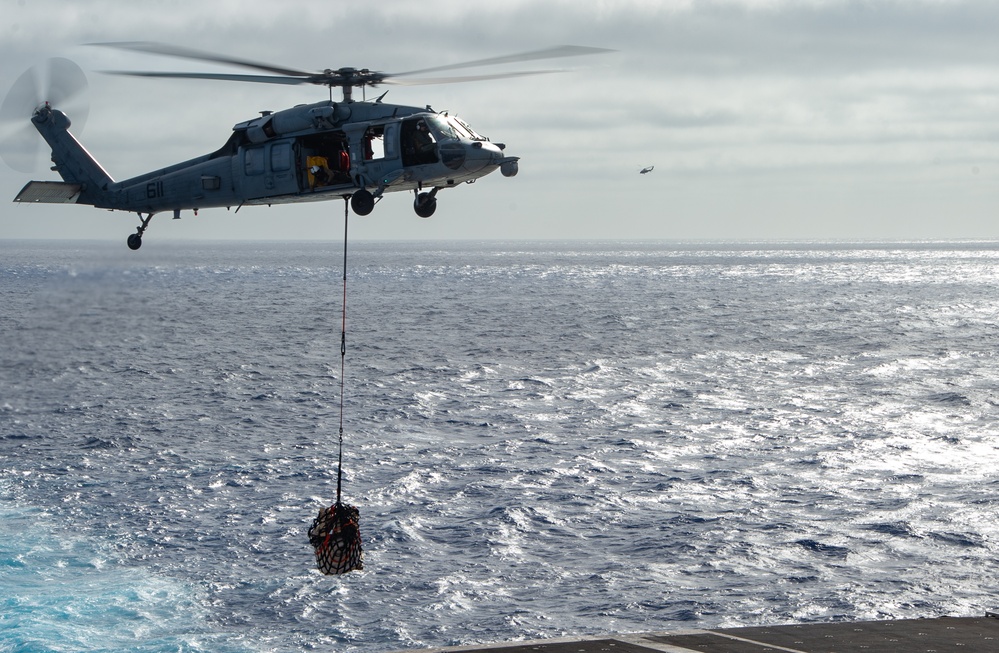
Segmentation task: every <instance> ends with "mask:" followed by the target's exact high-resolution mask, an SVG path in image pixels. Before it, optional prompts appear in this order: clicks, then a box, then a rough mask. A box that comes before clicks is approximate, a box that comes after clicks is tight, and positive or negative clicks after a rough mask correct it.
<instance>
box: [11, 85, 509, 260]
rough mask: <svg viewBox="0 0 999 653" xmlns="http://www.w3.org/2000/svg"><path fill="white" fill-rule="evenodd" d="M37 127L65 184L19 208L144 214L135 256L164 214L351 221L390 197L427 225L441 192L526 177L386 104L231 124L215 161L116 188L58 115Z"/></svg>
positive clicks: (436, 122) (449, 132) (422, 115)
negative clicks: (316, 207)
mask: <svg viewBox="0 0 999 653" xmlns="http://www.w3.org/2000/svg"><path fill="white" fill-rule="evenodd" d="M32 122H33V123H34V124H35V127H36V128H37V129H38V131H39V132H40V133H41V134H42V136H43V137H44V138H45V140H46V141H47V142H48V144H49V145H50V146H51V148H52V161H53V163H54V164H55V166H54V168H53V169H54V170H56V171H57V172H58V173H59V174H60V176H62V178H63V182H62V183H61V184H60V183H59V182H30V183H29V184H28V185H27V186H25V188H24V189H23V190H22V191H21V193H20V194H19V195H18V197H17V198H15V201H23V202H50V201H58V202H75V203H80V204H89V205H92V206H95V207H97V208H103V209H110V210H120V211H130V212H134V213H138V214H140V218H141V217H142V214H143V213H145V214H147V217H146V218H144V219H143V225H142V226H141V227H140V228H139V233H138V238H137V239H135V241H134V242H133V239H130V240H129V245H130V246H133V244H134V245H135V247H133V249H137V248H138V247H137V246H138V245H139V244H141V236H142V232H143V231H144V229H145V226H146V225H147V224H148V221H149V219H150V218H151V217H152V215H154V214H157V213H163V212H173V214H174V217H180V212H181V211H184V210H195V211H197V210H198V209H203V208H212V207H234V206H235V207H237V209H238V207H241V206H245V205H272V204H282V203H293V202H311V201H321V200H329V199H335V198H341V197H350V200H351V206H352V208H353V209H354V211H355V212H356V213H358V214H361V215H365V214H367V213H370V212H371V210H372V208H373V206H374V203H375V201H377V199H379V198H380V197H381V196H382V195H383V194H385V193H389V192H396V191H414V193H415V194H416V199H415V201H414V209H415V210H416V212H417V214H418V215H420V216H421V217H429V216H430V215H431V214H432V213H433V211H434V209H435V208H436V198H435V196H436V194H437V192H438V191H439V190H441V189H445V188H451V187H454V186H457V185H460V184H462V183H472V182H474V181H475V180H476V179H478V178H480V177H482V176H484V175H487V174H489V173H491V172H493V171H495V170H501V172H502V174H503V175H504V176H507V177H511V176H514V175H516V174H517V168H518V163H517V161H518V158H517V157H509V156H506V155H505V154H504V152H503V150H504V147H505V146H504V145H502V144H498V143H492V142H491V141H489V140H488V139H486V138H483V137H482V136H479V135H478V134H476V133H475V131H474V130H472V129H471V128H470V127H469V126H468V125H467V124H466V123H464V122H463V121H461V120H460V119H459V118H457V117H456V116H450V115H447V114H444V113H436V112H434V111H432V110H431V109H430V108H429V107H427V108H425V109H420V108H417V107H408V106H401V105H391V104H383V103H381V102H353V101H351V102H332V101H328V102H319V103H316V104H307V105H300V106H296V107H293V108H291V109H285V110H283V111H278V112H275V113H270V112H264V113H263V114H262V115H261V116H260V117H258V118H255V119H253V120H248V121H246V122H242V123H239V124H237V125H235V126H234V127H233V133H232V135H231V136H230V138H229V140H228V141H227V142H226V143H225V145H223V146H222V147H221V148H219V149H218V150H216V151H214V152H212V153H210V154H206V155H204V156H200V157H197V158H195V159H191V160H189V161H184V162H182V163H177V164H175V165H172V166H169V167H166V168H162V169H160V170H154V171H152V172H148V173H146V174H143V175H140V176H137V177H133V178H131V179H126V180H123V181H114V180H113V179H111V177H110V176H109V175H108V174H107V173H106V172H104V170H103V169H102V168H101V167H100V166H99V164H97V162H96V161H95V160H93V158H92V157H90V155H89V154H88V153H87V152H86V150H85V149H83V147H82V146H81V145H80V144H79V143H78V142H77V141H76V139H75V138H74V137H73V136H72V134H70V133H69V131H68V129H69V126H70V122H69V119H68V118H67V117H66V115H65V114H63V113H62V112H61V111H58V110H57V109H53V108H51V107H48V106H47V105H46V106H43V107H41V108H39V109H38V110H37V111H36V112H35V114H34V116H33V117H32ZM33 185H36V186H33ZM42 188H45V189H47V192H41V189H42ZM53 189H55V191H57V192H54V193H53V192H52V191H53ZM425 190H426V191H428V192H423V191H425Z"/></svg>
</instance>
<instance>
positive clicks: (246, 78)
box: [103, 70, 323, 85]
mask: <svg viewBox="0 0 999 653" xmlns="http://www.w3.org/2000/svg"><path fill="white" fill-rule="evenodd" d="M103 72H105V73H107V74H108V75H127V76H129V77H167V78H172V79H214V80H221V81H224V82H256V83H258V84H285V85H295V84H309V83H314V84H322V83H323V82H322V81H318V82H314V81H313V80H312V79H310V78H309V77H287V76H277V75H240V74H227V73H170V72H143V71H139V70H105V71H103Z"/></svg>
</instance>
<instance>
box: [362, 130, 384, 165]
mask: <svg viewBox="0 0 999 653" xmlns="http://www.w3.org/2000/svg"><path fill="white" fill-rule="evenodd" d="M384 136H385V128H384V127H383V126H382V125H373V126H371V127H368V129H367V131H365V132H364V158H365V159H368V160H371V159H384V158H385V139H384Z"/></svg>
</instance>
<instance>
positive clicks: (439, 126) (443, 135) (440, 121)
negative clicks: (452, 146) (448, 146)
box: [426, 116, 458, 140]
mask: <svg viewBox="0 0 999 653" xmlns="http://www.w3.org/2000/svg"><path fill="white" fill-rule="evenodd" d="M426 121H427V122H428V123H429V124H430V128H431V129H432V130H433V131H434V133H435V134H437V138H438V140H458V133H457V132H456V131H455V130H454V127H452V126H451V125H450V124H449V123H448V121H447V120H445V119H444V118H441V117H440V116H428V117H427V118H426Z"/></svg>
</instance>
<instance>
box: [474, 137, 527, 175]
mask: <svg viewBox="0 0 999 653" xmlns="http://www.w3.org/2000/svg"><path fill="white" fill-rule="evenodd" d="M503 147H504V146H503V145H499V144H497V143H491V142H489V141H474V142H472V143H469V144H467V145H466V147H465V161H464V163H463V164H462V168H463V169H464V170H465V171H466V172H471V173H475V172H480V171H482V170H483V169H486V168H489V172H491V171H492V170H495V169H496V168H500V169H501V170H502V171H503V176H505V177H512V176H514V175H515V174H517V158H516V157H508V156H506V155H504V154H503Z"/></svg>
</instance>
